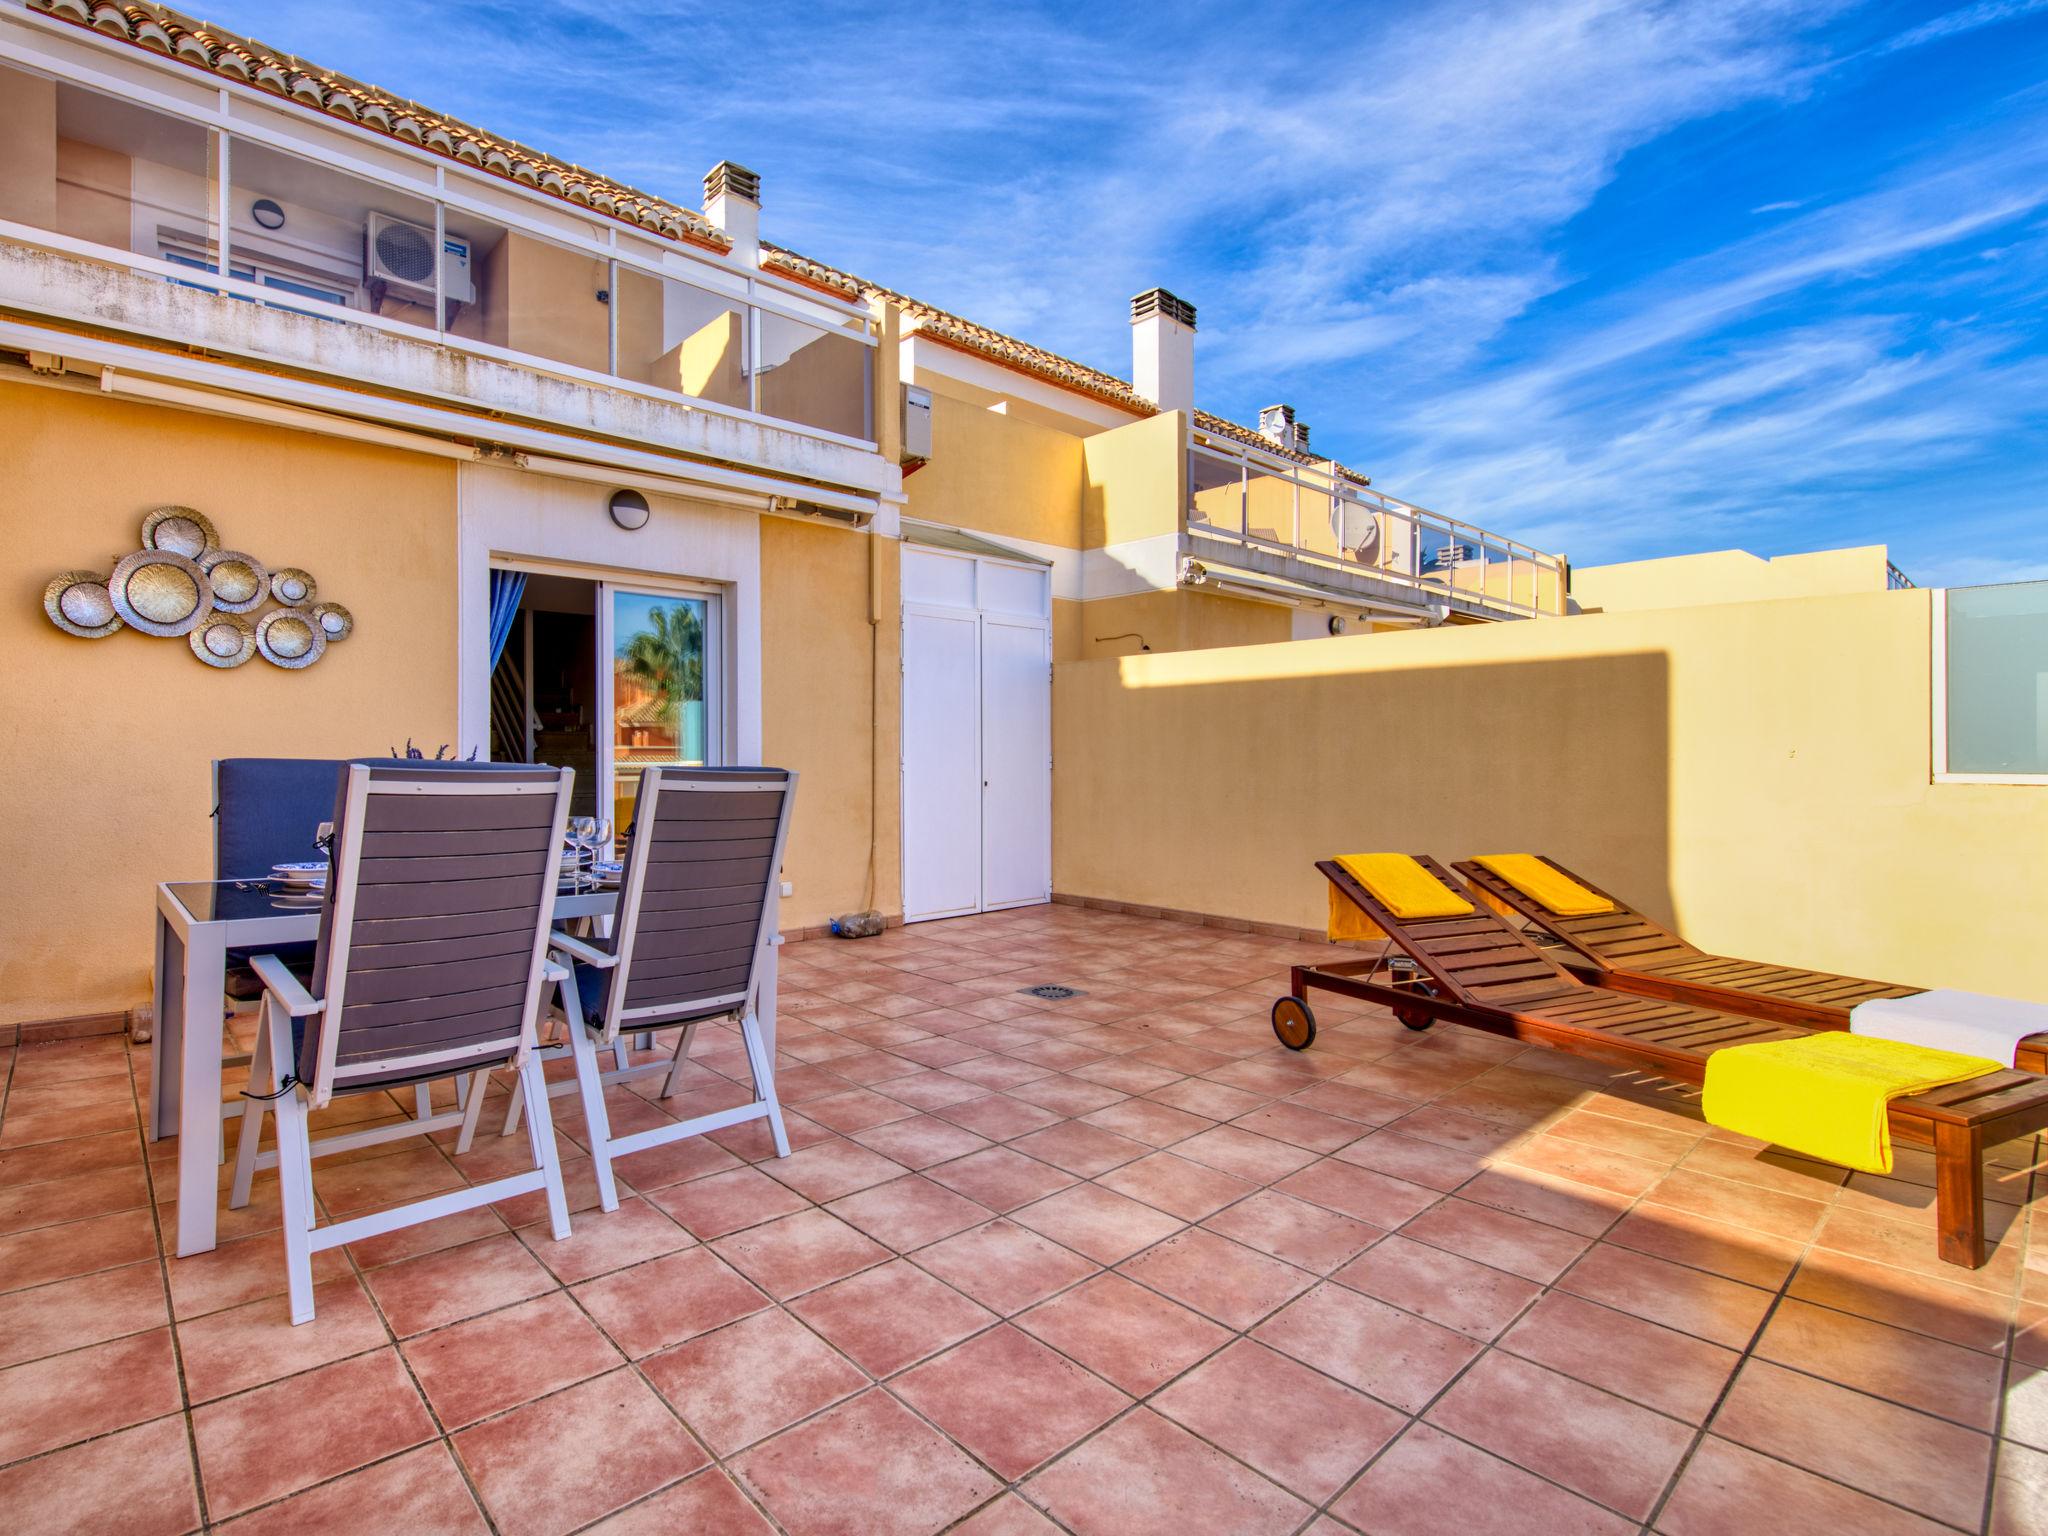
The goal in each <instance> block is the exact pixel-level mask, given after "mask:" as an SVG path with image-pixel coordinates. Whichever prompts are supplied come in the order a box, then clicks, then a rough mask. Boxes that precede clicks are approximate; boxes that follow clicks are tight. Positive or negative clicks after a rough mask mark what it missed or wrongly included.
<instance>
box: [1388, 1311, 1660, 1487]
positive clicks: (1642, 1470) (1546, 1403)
mask: <svg viewBox="0 0 2048 1536" xmlns="http://www.w3.org/2000/svg"><path fill="white" fill-rule="evenodd" d="M1503 1403H1513V1404H1515V1405H1516V1407H1515V1411H1514V1412H1513V1413H1502V1412H1501V1404H1503ZM1429 1422H1430V1423H1431V1424H1433V1425H1435V1426H1436V1427H1437V1428H1439V1429H1445V1430H1449V1431H1450V1432H1451V1433H1453V1434H1455V1435H1458V1436H1460V1437H1461V1438H1463V1439H1466V1440H1469V1441H1471V1442H1472V1443H1473V1444H1475V1445H1478V1446H1479V1447H1481V1448H1482V1449H1484V1450H1488V1451H1491V1452H1492V1453H1493V1454H1494V1455H1496V1456H1501V1457H1505V1458H1506V1459H1507V1460H1509V1461H1512V1462H1514V1463H1515V1464H1516V1465H1517V1466H1519V1467H1522V1468H1524V1469H1526V1470H1528V1471H1530V1472H1534V1473H1536V1474H1537V1475H1538V1476H1541V1477H1546V1478H1549V1479H1550V1480H1551V1481H1552V1482H1555V1483H1560V1484H1562V1485H1563V1486H1565V1487H1566V1488H1569V1489H1571V1490H1572V1491H1573V1492H1574V1493H1578V1494H1582V1495H1584V1496H1585V1497H1586V1498H1589V1499H1593V1500H1595V1501H1597V1502H1599V1503H1601V1504H1605V1505H1606V1506H1607V1507H1608V1508H1610V1509H1614V1510H1617V1511H1619V1512H1620V1513H1622V1514H1624V1515H1627V1516H1629V1517H1630V1518H1631V1519H1635V1520H1647V1519H1648V1518H1649V1516H1650V1512H1651V1510H1653V1509H1654V1508H1655V1507H1656V1505H1657V1500H1658V1497H1659V1496H1660V1495H1661V1494H1662V1492H1663V1490H1664V1486H1665V1484H1666V1483H1667V1482H1669V1480H1670V1478H1671V1474H1672V1473H1673V1472H1674V1471H1676V1470H1677V1468H1678V1464H1679V1462H1680V1460H1681V1459H1682V1458H1683V1457H1684V1455H1685V1453H1686V1450H1687V1449H1688V1448H1689V1447H1690V1446H1691V1444H1692V1439H1693V1431H1692V1428H1691V1426H1689V1425H1686V1424H1682V1423H1680V1422H1678V1421H1677V1420H1676V1419H1668V1418H1665V1417H1664V1416H1663V1415H1661V1414H1657V1413H1653V1412H1651V1411H1650V1410H1649V1409H1647V1408H1643V1407H1640V1406H1638V1405H1637V1404H1634V1403H1630V1402H1626V1401H1624V1400H1623V1399H1621V1398H1618V1397H1616V1396H1614V1395H1613V1394H1612V1393H1608V1392H1602V1391H1600V1390H1599V1389H1598V1388H1595V1387H1589V1386H1587V1385H1585V1384H1584V1383H1583V1382H1578V1381H1574V1380H1572V1379H1571V1378H1569V1377H1566V1376H1560V1375H1559V1374H1558V1373H1557V1372H1555V1371H1551V1370H1546V1369H1545V1368H1544V1367H1542V1366H1539V1365H1533V1364H1531V1363H1530V1362H1528V1361H1526V1360H1520V1359H1517V1358H1516V1357H1514V1356H1512V1355H1507V1354H1502V1353H1501V1352H1499V1351H1497V1350H1496V1351H1492V1352H1489V1353H1488V1354H1486V1355H1485V1356H1483V1357H1482V1358H1481V1359H1479V1360H1478V1361H1476V1362H1475V1363H1474V1364H1473V1366H1472V1369H1471V1370H1469V1371H1467V1372H1466V1373H1465V1374H1464V1375H1463V1376H1462V1377H1460V1378H1459V1379H1458V1381H1457V1383H1456V1384H1455V1385H1454V1386H1452V1388H1451V1389H1450V1390H1449V1391H1448V1392H1446V1393H1445V1394H1444V1395H1443V1397H1442V1398H1441V1399H1440V1400H1439V1401H1438V1402H1437V1404H1436V1406H1434V1407H1433V1408H1431V1409H1430V1410H1429Z"/></svg>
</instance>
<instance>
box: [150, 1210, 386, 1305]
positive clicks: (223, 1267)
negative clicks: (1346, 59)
mask: <svg viewBox="0 0 2048 1536" xmlns="http://www.w3.org/2000/svg"><path fill="white" fill-rule="evenodd" d="M172 1241H173V1242H175V1241H176V1240H175V1238H173V1239H172ZM348 1272H349V1267H348V1262H347V1260H345V1259H344V1258H343V1257H342V1256H341V1254H340V1253H339V1252H338V1251H336V1250H334V1249H328V1250H326V1251H324V1252H321V1253H316V1254H314V1255H313V1283H314V1284H315V1285H324V1284H325V1283H326V1282H327V1281H329V1280H338V1279H340V1278H342V1277H343V1276H345V1275H346V1274H348ZM165 1273H166V1274H167V1275H168V1276H169V1278H170V1282H171V1307H172V1310H173V1311H174V1312H176V1314H177V1315H178V1317H179V1319H180V1320H183V1319H185V1318H190V1317H200V1316H203V1315H204V1314H206V1313H208V1312H218V1311H220V1310H221V1309H222V1308H223V1307H234V1306H240V1305H241V1304H242V1303H243V1302H245V1301H255V1300H257V1299H258V1298H260V1297H264V1296H282V1295H283V1294H284V1292H285V1288H286V1285H287V1280H286V1276H285V1268H284V1235H283V1232H282V1230H281V1229H280V1230H277V1231H272V1232H267V1233H264V1234H262V1235H261V1236H257V1237H245V1238H239V1239H237V1240H235V1241H233V1242H224V1243H222V1244H221V1245H220V1246H219V1247H218V1248H214V1249H212V1250H210V1251H209V1252H206V1253H195V1254H193V1255H192V1256H191V1257H190V1258H187V1259H177V1258H174V1259H172V1260H171V1261H170V1262H169V1263H168V1264H167V1265H166V1266H165Z"/></svg>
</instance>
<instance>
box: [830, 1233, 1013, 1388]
mask: <svg viewBox="0 0 2048 1536" xmlns="http://www.w3.org/2000/svg"><path fill="white" fill-rule="evenodd" d="M790 1311H792V1312H794V1313H795V1314H796V1315H797V1316H798V1317H800V1318H802V1319H803V1320H804V1321H805V1322H806V1323H808V1324H809V1325H810V1326H811V1328H812V1329H813V1330H815V1331H816V1332H818V1333H820V1334H822V1335H824V1337H825V1339H826V1340H827V1341H828V1342H829V1343H831V1344H832V1345H833V1346H834V1347H836V1348H837V1349H839V1350H840V1351H841V1352H842V1353H844V1354H846V1355H848V1356H850V1357H851V1358H852V1359H853V1361H854V1362H855V1363H856V1364H858V1365H859V1366H860V1367H861V1369H863V1370H865V1371H866V1372H867V1373H868V1374H869V1375H871V1376H874V1377H876V1378H877V1379H879V1378H881V1377H884V1376H890V1375H893V1374H895V1373H896V1372H897V1371H900V1370H902V1369H903V1368H904V1367H905V1366H907V1365H910V1364H912V1363H913V1362H915V1361H918V1360H922V1359H924V1358H925V1357H926V1356H927V1355H933V1354H937V1353H938V1352H939V1351H940V1350H942V1349H944V1348H946V1347H947V1346H948V1345H950V1344H956V1343H958V1342H959V1341H960V1340H961V1339H964V1338H966V1337H967V1336H968V1335H969V1334H970V1333H973V1332H974V1331H975V1330H976V1329H978V1328H983V1327H986V1326H987V1325H988V1324H990V1323H992V1322H994V1321H995V1320H996V1318H995V1314H994V1313H993V1312H991V1311H989V1310H988V1309H987V1308H986V1307H983V1306H981V1305H979V1304H978V1303H976V1302H973V1301H970V1300H969V1299H968V1298H967V1297H965V1296H963V1295H961V1294H960V1293H959V1292H958V1291H955V1290H953V1289H952V1288H951V1287H949V1286H946V1285H943V1284H941V1283H940V1282H939V1281H937V1280H935V1279H933V1278H932V1277H931V1276H930V1275H929V1274H927V1273H926V1272H925V1271H924V1270H922V1269H919V1268H917V1267H916V1266H914V1265H912V1264H911V1263H909V1262H908V1261H907V1260H904V1259H897V1260H895V1261H894V1262H892V1263H889V1264H883V1265H881V1266H879V1267H878V1268H875V1269H870V1270H865V1271H863V1272H862V1273H860V1274H858V1275H854V1276H852V1277H851V1278H849V1279H846V1280H841V1281H839V1282H838V1283H837V1284H834V1285H828V1286H825V1287H823V1288H822V1289H820V1290H815V1291H812V1292H811V1293H810V1294H809V1295H808V1296H805V1297H803V1298H801V1299H800V1300H798V1301H795V1302H792V1303H791V1304H790Z"/></svg>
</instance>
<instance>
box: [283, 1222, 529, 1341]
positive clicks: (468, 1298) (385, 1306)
mask: <svg viewBox="0 0 2048 1536" xmlns="http://www.w3.org/2000/svg"><path fill="white" fill-rule="evenodd" d="M316 1273H317V1271H316ZM363 1279H364V1281H365V1283H367V1284H368V1285H369V1287H370V1294H371V1295H372V1296H374V1297H375V1298H376V1299H377V1305H378V1307H380V1308H381V1309H382V1310H383V1313H384V1318H385V1321H387V1322H388V1323H389V1324H390V1325H391V1331H392V1332H393V1333H395V1334H397V1335H398V1336H399V1337H400V1338H405V1337H406V1336H407V1335H409V1334H415V1333H424V1332H426V1331H427V1330H428V1329H429V1328H440V1327H444V1326H446V1325H447V1324H449V1323H453V1322H458V1321H460V1320H461V1319H462V1318H465V1317H475V1316H476V1315H477V1314H478V1313H479V1312H488V1311H491V1310H492V1309H493V1308H496V1307H504V1306H510V1305H511V1304H512V1303H513V1302H515V1301H525V1300H526V1299H527V1298H528V1297H529V1296H538V1295H539V1294H540V1293H541V1292H542V1291H549V1290H553V1289H554V1287H555V1281H554V1278H553V1277H552V1276H551V1275H549V1274H548V1272H547V1271H546V1270H545V1269H543V1268H542V1267H541V1265H540V1263H539V1262H538V1261H537V1260H536V1259H535V1258H534V1257H533V1255H532V1254H530V1253H528V1252H527V1251H526V1249H525V1248H523V1247H522V1246H520V1243H519V1240H518V1239H517V1238H515V1237H513V1236H512V1235H511V1234H510V1233H507V1234H505V1235H504V1236H502V1237H487V1238H485V1239H484V1240H483V1241H482V1242H480V1243H468V1244H465V1245H464V1246H463V1247H460V1248H447V1249H443V1250H442V1251H441V1252H439V1253H430V1254H428V1255H427V1256H426V1257H425V1258H419V1259H407V1260H405V1261H404V1262H403V1263H401V1264H390V1265H386V1266H385V1267H384V1268H382V1269H373V1270H371V1271H369V1272H368V1273H367V1274H365V1275H364V1276H363Z"/></svg>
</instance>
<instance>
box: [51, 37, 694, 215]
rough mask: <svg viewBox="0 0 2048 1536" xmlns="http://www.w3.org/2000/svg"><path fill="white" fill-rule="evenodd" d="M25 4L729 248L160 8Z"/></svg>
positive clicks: (565, 171)
mask: <svg viewBox="0 0 2048 1536" xmlns="http://www.w3.org/2000/svg"><path fill="white" fill-rule="evenodd" d="M28 4H29V8H30V9H31V10H36V11H41V12H42V13H43V14H45V15H47V16H51V17H54V18H56V19H57V20H60V21H68V22H71V23H73V24H74V25H76V26H80V27H84V28H86V29H87V30H89V31H93V32H98V33H101V34H103V35H105V36H107V37H112V38H116V39H118V40H120V41H122V42H125V43H132V44H134V45H135V46H136V47H138V48H147V49H149V50H150V51H151V52H152V53H158V54H162V55H163V56H165V57H166V58H170V59H175V60H177V61H178V62H180V63H182V64H189V65H191V66H193V67H194V68H197V69H203V70H206V71H207V72H208V73H210V74H215V75H219V76H222V77H224V78H226V79H229V80H235V81H239V82H241V83H242V84H245V85H253V86H255V87H257V88H258V89H261V90H266V91H270V92H272V93H273V94H275V95H277V96H279V97H282V98H283V99H285V100H287V101H294V102H297V103H299V104H300V105H301V106H304V107H307V108H310V109H311V110H313V111H316V112H323V113H326V114H328V115H330V116H333V117H338V118H341V119H343V120H344V121H346V122H350V123H354V124H355V125H357V126H358V127H361V128H365V129H368V130H370V131H371V132H374V133H380V134H384V135H387V136H388V137H391V138H395V139H399V140H402V141H404V142H405V143H408V144H412V145H414V146H416V147H417V148H420V149H424V150H427V151H429V152H430V153H433V154H438V155H444V156H446V157H447V158H448V159H450V160H459V161H461V162H462V163H463V164H465V165H472V166H475V167H477V168H478V169H480V170H485V171H489V172H492V173H494V174H496V175H499V176H503V177H505V178H506V179H507V180H508V181H516V182H519V183H521V184H522V185H524V186H528V187H532V188H534V189H535V190H537V191H540V192H547V193H551V194H552V195H554V196H556V197H559V198H562V199H563V200H564V201H567V202H571V203H576V204H579V205H581V206H583V207H586V208H590V209H593V210H595V211H596V212H598V213H602V214H607V215H609V216H611V217H612V218H615V219H621V220H623V221H624V222H626V223H628V224H632V225H635V226H637V227H639V228H640V229H643V230H646V231H648V232H649V233H651V234H656V235H663V236H666V237H667V238H669V239H671V240H684V241H689V242H691V243H693V244H696V245H703V246H709V247H711V248H712V249H714V250H725V249H727V248H728V247H729V246H730V244H731V242H730V241H729V240H727V239H726V237H725V234H724V232H723V231H721V230H720V229H719V228H718V226H717V225H715V224H713V223H711V222H710V221H709V220H708V219H706V218H705V217H704V216H703V215H702V214H700V213H695V212H692V211H691V210H690V209H688V208H683V207H679V206H678V205H676V204H674V203H671V202H668V201H666V200H664V199H662V198H658V197H655V196H653V195H651V194H649V193H646V192H641V191H638V190H636V189H635V188H632V187H629V186H626V185H624V184H623V183H621V182H616V181H612V180H610V179H609V178H607V177H603V176H599V175H597V174H596V173H594V172H592V171H587V170H585V169H583V168H582V167H581V166H577V165H572V164H570V163H569V162H567V161H564V160H558V159H556V158H555V157H553V156H552V155H547V154H543V153H541V152H540V151H539V150H536V149H528V148H527V147H526V146H525V145H523V144H517V143H514V142H513V141H511V140H510V139H502V138H499V137H497V136H496V135H494V134H488V133H485V132H484V131H483V130H482V129H480V128H472V127H471V126H469V125H468V124H467V123H463V122H458V121H457V120H456V119H454V118H452V117H444V116H442V115H441V114H440V113H438V112H432V111H429V110H428V109H427V108H425V107H422V106H420V105H419V104H418V103H417V102H412V101H407V100H405V99H404V98H403V97H399V96H394V95H392V94H391V93H390V92H389V91H383V90H379V89H378V88H377V87H376V86H373V85H365V84H363V83H362V82H361V81H359V80H351V79H349V78H348V77H346V76H344V75H338V74H335V73H334V72H333V71H332V70H326V69H322V68H320V67H319V66H318V65H316V64H310V63H308V62H307V61H306V60H304V59H301V58H298V57H296V56H295V55H292V54H288V53H280V52H278V51H277V50H276V49H273V48H270V47H267V46H266V45H264V44H262V43H259V42H255V41H252V40H251V39H249V38H244V37H237V36H235V35H234V34H233V33H231V32H225V31H222V30H221V29H220V28H218V27H215V26H212V25H210V24H209V23H206V22H202V21H195V20H193V19H192V18H191V17H189V16H185V15H182V14H180V13H179V12H177V11H174V10H171V9H170V8H169V7H167V6H161V5H113V4H110V3H107V0H97V3H95V0H28Z"/></svg>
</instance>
